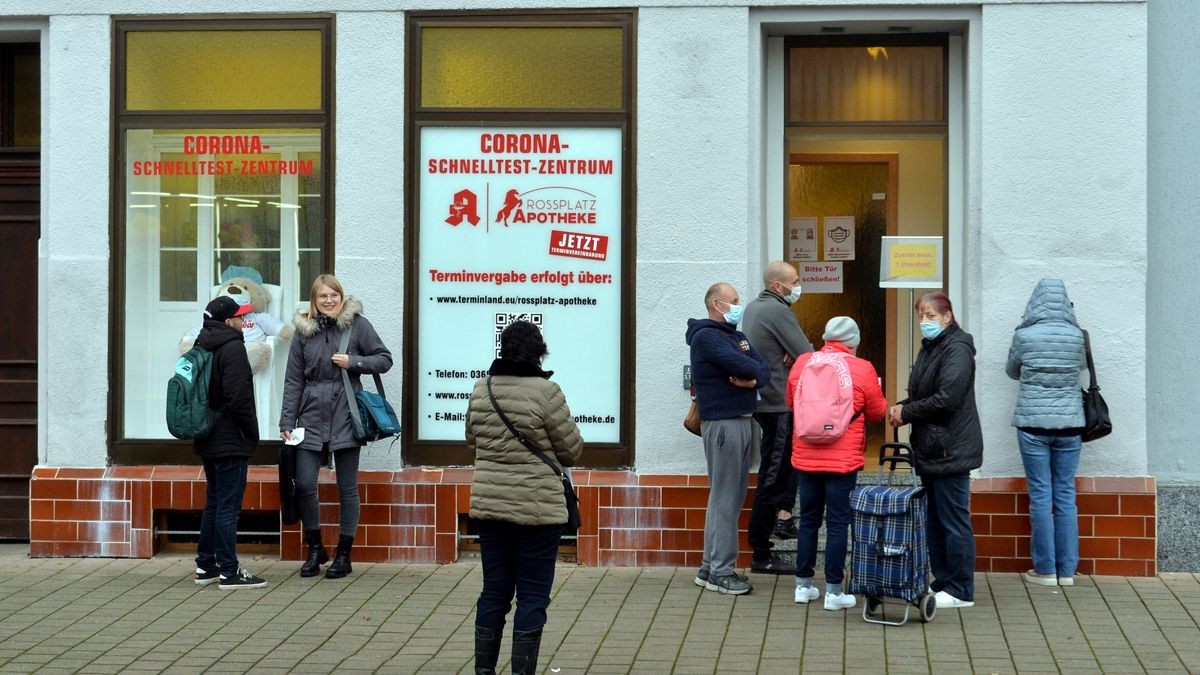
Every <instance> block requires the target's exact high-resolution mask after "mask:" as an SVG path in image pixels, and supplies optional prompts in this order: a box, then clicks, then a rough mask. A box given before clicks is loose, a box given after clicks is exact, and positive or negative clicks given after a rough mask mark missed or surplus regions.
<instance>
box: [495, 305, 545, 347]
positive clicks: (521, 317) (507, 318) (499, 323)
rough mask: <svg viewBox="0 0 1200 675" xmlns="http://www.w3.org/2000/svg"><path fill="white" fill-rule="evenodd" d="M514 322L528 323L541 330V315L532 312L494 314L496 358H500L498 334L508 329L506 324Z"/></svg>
mask: <svg viewBox="0 0 1200 675" xmlns="http://www.w3.org/2000/svg"><path fill="white" fill-rule="evenodd" d="M514 321H528V322H529V323H531V324H533V325H535V326H537V327H538V329H539V330H540V329H541V328H542V315H541V314H540V313H538V314H534V313H532V312H496V341H495V348H496V357H495V358H500V334H501V333H503V332H504V329H505V328H507V327H508V324H510V323H512V322H514Z"/></svg>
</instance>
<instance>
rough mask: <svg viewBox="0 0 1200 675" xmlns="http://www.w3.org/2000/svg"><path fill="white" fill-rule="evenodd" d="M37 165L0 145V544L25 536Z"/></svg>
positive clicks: (34, 404) (33, 409)
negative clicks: (1, 310) (1, 316)
mask: <svg viewBox="0 0 1200 675" xmlns="http://www.w3.org/2000/svg"><path fill="white" fill-rule="evenodd" d="M39 166H40V160H39V153H38V151H36V150H10V149H3V148H0V242H4V243H3V245H2V246H0V307H4V308H6V311H5V318H4V320H3V321H0V541H4V540H8V541H14V540H25V541H27V540H28V539H29V477H30V476H31V475H32V474H33V466H34V464H36V463H37V411H38V400H37V358H38V351H37V337H38V320H39V316H38V313H39V312H38V238H39V236H40V229H41V227H40V219H39V203H38V202H39V199H40V196H39V195H40V186H39V182H40V168H39Z"/></svg>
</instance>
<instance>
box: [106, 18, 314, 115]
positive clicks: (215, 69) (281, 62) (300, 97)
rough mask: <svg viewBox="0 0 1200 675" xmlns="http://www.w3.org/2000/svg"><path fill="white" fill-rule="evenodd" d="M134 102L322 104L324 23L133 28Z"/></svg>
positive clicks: (268, 106)
mask: <svg viewBox="0 0 1200 675" xmlns="http://www.w3.org/2000/svg"><path fill="white" fill-rule="evenodd" d="M125 35H126V37H125V40H126V42H125V47H126V63H125V76H126V83H125V107H126V108H127V109H128V110H320V109H321V81H322V80H321V57H322V53H323V50H322V46H321V31H319V30H315V29H308V30H184V31H131V32H129V33H126V34H125Z"/></svg>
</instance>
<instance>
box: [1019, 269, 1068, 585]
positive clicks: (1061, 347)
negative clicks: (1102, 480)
mask: <svg viewBox="0 0 1200 675" xmlns="http://www.w3.org/2000/svg"><path fill="white" fill-rule="evenodd" d="M1084 368H1087V361H1086V359H1085V357H1084V341H1083V331H1081V330H1080V329H1079V324H1078V323H1077V322H1076V321H1075V310H1074V309H1073V308H1072V305H1071V301H1070V299H1069V298H1068V297H1067V288H1066V286H1065V285H1064V284H1063V282H1062V280H1061V279H1042V280H1041V281H1039V282H1038V283H1037V286H1036V287H1035V288H1034V289H1033V295H1031V296H1030V298H1029V304H1028V305H1027V306H1026V307H1025V318H1024V320H1022V321H1021V324H1020V325H1019V326H1017V330H1016V333H1015V334H1014V335H1013V340H1012V347H1011V348H1010V349H1009V351H1008V365H1007V366H1006V368H1005V370H1006V372H1007V373H1008V376H1009V377H1011V378H1013V379H1014V380H1020V381H1021V390H1020V393H1019V394H1018V395H1017V408H1016V410H1015V411H1014V412H1013V420H1012V425H1013V426H1014V427H1017V445H1018V446H1019V447H1020V449H1021V461H1022V463H1024V465H1025V479H1026V482H1027V483H1028V486H1029V520H1030V524H1031V526H1032V530H1033V537H1032V542H1031V545H1030V554H1031V556H1032V558H1033V569H1031V570H1029V571H1028V572H1026V573H1025V580H1026V581H1029V582H1030V583H1035V584H1041V585H1044V586H1054V585H1060V586H1070V585H1072V584H1074V580H1075V568H1076V567H1077V566H1078V564H1079V522H1078V521H1079V513H1078V509H1077V508H1076V506H1075V471H1076V469H1078V468H1079V451H1080V448H1081V447H1082V441H1081V439H1080V433H1081V432H1082V430H1083V398H1082V395H1081V394H1080V391H1079V372H1080V371H1081V370H1083V369H1084Z"/></svg>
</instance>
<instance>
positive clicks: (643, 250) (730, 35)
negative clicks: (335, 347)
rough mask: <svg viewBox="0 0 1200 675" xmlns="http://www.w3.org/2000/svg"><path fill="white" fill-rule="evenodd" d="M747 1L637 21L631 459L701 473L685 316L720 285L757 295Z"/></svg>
mask: <svg viewBox="0 0 1200 675" xmlns="http://www.w3.org/2000/svg"><path fill="white" fill-rule="evenodd" d="M747 30H748V12H747V10H746V8H744V7H734V8H717V9H696V8H689V9H642V10H640V12H639V14H638V29H637V38H638V44H637V60H638V71H637V88H638V92H639V96H638V110H637V127H638V132H637V133H638V138H637V191H636V198H637V216H636V218H637V224H638V228H637V278H636V280H635V282H636V284H637V286H636V291H637V292H636V297H637V325H636V327H630V330H634V329H636V331H637V339H636V340H635V341H634V342H635V349H636V350H637V353H636V364H635V367H636V370H637V382H636V387H637V409H636V419H635V423H636V424H637V427H636V440H635V443H636V445H635V451H636V458H635V461H636V464H637V469H638V471H639V472H642V473H703V472H704V453H703V452H702V449H701V446H700V441H699V439H697V438H696V437H695V436H692V435H691V434H689V433H687V432H686V431H684V430H683V427H682V423H683V414H684V413H685V412H687V406H688V394H687V391H686V390H685V389H683V385H682V375H683V366H685V365H687V363H688V347H687V345H686V344H685V343H684V341H683V336H684V331H685V330H686V327H687V320H688V318H693V317H703V316H706V313H705V310H704V293H705V292H706V291H707V290H708V287H709V286H710V285H711V284H713V283H714V282H717V281H728V282H730V283H732V284H734V285H735V286H736V287H737V288H738V290H739V292H740V293H741V294H742V297H743V298H746V297H753V295H752V294H754V295H756V294H757V293H758V289H757V286H758V285H759V284H758V283H757V282H752V281H751V277H750V274H749V269H750V261H749V255H748V251H749V247H750V246H751V239H752V238H757V237H758V227H759V225H758V223H750V222H748V210H749V199H750V196H749V171H750V162H751V158H752V156H754V155H755V154H757V153H755V152H751V149H750V147H749V143H750V136H749V134H750V131H749V123H748V120H747V115H748V110H750V107H749V105H748V104H749V101H748V98H749V97H748V95H747V91H748V87H749V68H748V64H747V59H748V56H747V50H746V42H747V40H748V39H749V38H748V34H747Z"/></svg>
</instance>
